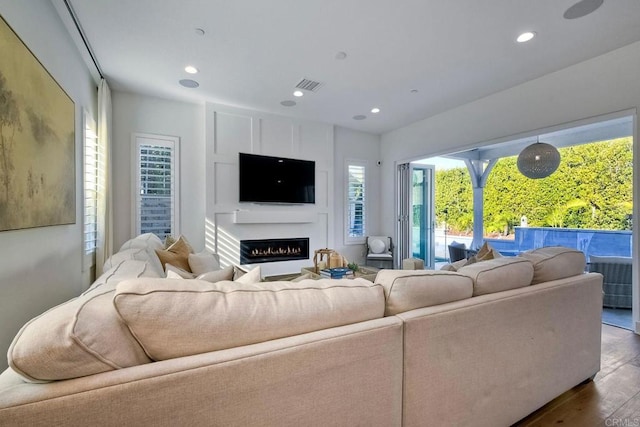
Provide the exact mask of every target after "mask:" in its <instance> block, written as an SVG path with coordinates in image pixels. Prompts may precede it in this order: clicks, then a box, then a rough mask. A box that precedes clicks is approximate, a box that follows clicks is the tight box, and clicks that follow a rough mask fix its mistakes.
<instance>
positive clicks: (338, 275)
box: [320, 267, 354, 279]
mask: <svg viewBox="0 0 640 427" xmlns="http://www.w3.org/2000/svg"><path fill="white" fill-rule="evenodd" d="M320 276H321V277H326V278H328V279H353V277H354V274H353V270H351V269H350V268H346V267H336V268H325V269H324V270H320Z"/></svg>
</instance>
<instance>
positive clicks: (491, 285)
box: [458, 257, 533, 296]
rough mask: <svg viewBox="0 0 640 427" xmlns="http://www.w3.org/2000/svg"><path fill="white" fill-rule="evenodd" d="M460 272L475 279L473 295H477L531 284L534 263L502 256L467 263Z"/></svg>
mask: <svg viewBox="0 0 640 427" xmlns="http://www.w3.org/2000/svg"><path fill="white" fill-rule="evenodd" d="M458 273H460V274H463V275H465V276H467V277H470V278H471V279H472V280H473V296H477V295H484V294H491V293H494V292H500V291H506V290H509V289H516V288H522V287H525V286H529V285H530V284H531V279H532V278H533V264H532V263H531V262H530V261H529V260H527V259H523V258H518V257H502V258H495V259H491V260H488V261H482V262H476V263H474V264H471V265H466V266H464V267H462V268H460V269H459V270H458Z"/></svg>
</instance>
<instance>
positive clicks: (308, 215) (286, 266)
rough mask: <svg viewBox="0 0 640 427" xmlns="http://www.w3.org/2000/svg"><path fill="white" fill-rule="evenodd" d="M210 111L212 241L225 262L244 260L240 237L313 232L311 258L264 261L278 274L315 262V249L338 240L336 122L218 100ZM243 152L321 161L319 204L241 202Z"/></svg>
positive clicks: (267, 270) (209, 214)
mask: <svg viewBox="0 0 640 427" xmlns="http://www.w3.org/2000/svg"><path fill="white" fill-rule="evenodd" d="M205 110H206V129H207V136H206V159H207V160H206V162H207V166H206V195H205V197H206V199H207V202H206V222H207V230H209V231H208V232H207V242H206V246H207V247H215V248H218V250H219V251H222V252H219V253H220V256H221V259H222V260H223V262H224V263H227V264H238V263H239V261H240V254H239V242H240V240H251V239H277V238H287V237H291V238H293V237H308V238H309V245H310V246H309V251H310V257H309V259H308V260H304V261H282V262H273V263H263V264H260V266H261V269H262V274H263V275H275V274H284V273H293V272H298V271H300V268H301V267H304V266H308V265H310V263H311V259H312V258H313V251H314V250H315V249H319V248H325V247H330V246H331V244H332V243H333V232H332V219H333V216H334V214H333V209H334V204H333V197H331V191H330V190H331V189H332V188H333V174H334V166H333V165H334V148H333V147H334V141H333V126H332V125H329V124H324V123H317V122H310V121H304V120H299V119H294V118H289V117H284V116H277V115H270V114H265V113H261V112H257V111H250V110H242V109H238V108H233V107H228V106H223V105H217V104H207V105H206V107H205ZM240 152H246V153H252V154H262V155H269V156H282V157H289V158H297V159H304V160H313V161H315V162H316V203H315V204H313V205H295V206H286V205H258V204H253V203H240V202H239V201H238V199H239V196H238V191H239V186H238V180H239V170H238V153H240ZM236 248H238V249H236Z"/></svg>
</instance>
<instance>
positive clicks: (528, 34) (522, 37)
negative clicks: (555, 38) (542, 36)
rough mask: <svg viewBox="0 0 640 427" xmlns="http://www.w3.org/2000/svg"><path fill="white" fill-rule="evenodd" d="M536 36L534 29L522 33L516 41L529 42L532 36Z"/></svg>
mask: <svg viewBox="0 0 640 427" xmlns="http://www.w3.org/2000/svg"><path fill="white" fill-rule="evenodd" d="M535 36H536V33H534V32H533V31H527V32H526V33H522V34H520V35H519V36H518V38H517V39H516V41H517V42H518V43H524V42H528V41H529V40H531V39H532V38H534V37H535Z"/></svg>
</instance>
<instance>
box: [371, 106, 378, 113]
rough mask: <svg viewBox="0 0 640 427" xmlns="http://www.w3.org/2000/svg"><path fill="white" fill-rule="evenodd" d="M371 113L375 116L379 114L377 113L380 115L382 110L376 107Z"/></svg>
mask: <svg viewBox="0 0 640 427" xmlns="http://www.w3.org/2000/svg"><path fill="white" fill-rule="evenodd" d="M371 112H372V113H373V114H377V113H379V112H380V109H379V108H378V107H375V108H372V109H371Z"/></svg>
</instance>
